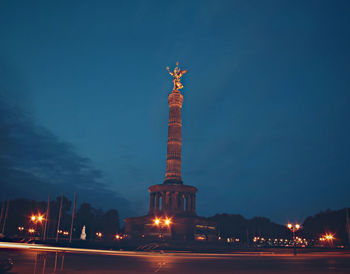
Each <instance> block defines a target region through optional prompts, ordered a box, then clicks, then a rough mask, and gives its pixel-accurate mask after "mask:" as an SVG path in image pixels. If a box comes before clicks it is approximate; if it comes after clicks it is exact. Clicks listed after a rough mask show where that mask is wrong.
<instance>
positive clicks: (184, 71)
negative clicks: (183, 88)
mask: <svg viewBox="0 0 350 274" xmlns="http://www.w3.org/2000/svg"><path fill="white" fill-rule="evenodd" d="M187 72H188V70H187V69H184V70H181V71H180V73H179V76H180V77H181V76H182V75H184V74H185V73H187Z"/></svg>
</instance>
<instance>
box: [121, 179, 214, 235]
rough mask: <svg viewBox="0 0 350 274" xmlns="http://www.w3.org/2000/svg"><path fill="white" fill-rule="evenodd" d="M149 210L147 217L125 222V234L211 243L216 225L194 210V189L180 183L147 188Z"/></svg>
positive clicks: (130, 219)
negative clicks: (207, 241)
mask: <svg viewBox="0 0 350 274" xmlns="http://www.w3.org/2000/svg"><path fill="white" fill-rule="evenodd" d="M149 192H150V209H149V213H148V214H147V215H146V216H142V217H135V218H127V219H125V220H124V221H125V233H126V234H127V235H128V236H129V237H132V238H168V239H174V240H212V239H214V238H216V233H215V232H216V231H215V226H214V225H213V224H210V223H209V222H208V221H207V219H206V218H204V217H199V216H197V214H196V210H195V198H196V196H195V195H196V192H197V189H196V188H195V187H193V186H188V185H183V184H181V183H173V184H169V183H164V184H161V185H153V186H151V187H150V188H149Z"/></svg>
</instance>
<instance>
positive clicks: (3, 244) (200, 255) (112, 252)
mask: <svg viewBox="0 0 350 274" xmlns="http://www.w3.org/2000/svg"><path fill="white" fill-rule="evenodd" d="M0 248H16V249H31V250H42V251H49V252H50V251H51V252H57V251H61V252H69V253H84V254H101V255H111V256H138V257H140V256H141V257H142V256H156V257H166V256H171V257H180V258H193V259H201V258H204V259H209V258H213V259H219V258H225V259H226V258H227V257H237V256H273V257H275V256H279V257H302V256H308V257H309V256H316V257H317V256H338V255H340V254H341V255H342V256H349V258H350V251H349V252H348V253H344V252H312V253H300V254H298V256H293V254H291V253H276V252H267V251H261V252H259V251H257V252H252V251H249V252H248V251H247V252H234V253H190V252H157V251H151V252H147V251H124V250H102V249H86V248H73V247H57V246H48V245H43V244H26V243H12V242H0Z"/></svg>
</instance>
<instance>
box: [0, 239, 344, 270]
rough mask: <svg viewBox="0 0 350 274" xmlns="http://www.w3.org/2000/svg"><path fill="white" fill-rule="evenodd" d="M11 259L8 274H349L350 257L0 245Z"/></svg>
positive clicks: (332, 253) (337, 255)
mask: <svg viewBox="0 0 350 274" xmlns="http://www.w3.org/2000/svg"><path fill="white" fill-rule="evenodd" d="M0 256H8V257H11V258H14V259H15V261H16V262H15V265H14V267H13V269H12V270H11V273H13V274H14V273H20V274H22V273H24V274H26V273H34V274H36V273H41V274H42V273H88V274H90V273H91V274H92V273H94V274H100V273H101V274H102V273H177V274H178V273H181V274H182V273H183V274H185V273H201V274H207V273H237V274H240V273H318V274H322V273H350V252H336V251H334V252H310V253H305V254H298V255H297V256H293V254H290V253H283V254H281V253H278V252H266V251H264V252H237V253H230V254H204V253H175V252H173V253H160V252H130V251H109V250H93V249H90V250H88V249H79V248H57V247H49V246H45V245H33V244H16V243H4V242H0Z"/></svg>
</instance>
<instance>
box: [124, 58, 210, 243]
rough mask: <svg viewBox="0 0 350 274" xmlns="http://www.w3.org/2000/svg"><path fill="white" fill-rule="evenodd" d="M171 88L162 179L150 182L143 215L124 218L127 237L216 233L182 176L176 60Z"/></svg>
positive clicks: (204, 236) (188, 237)
mask: <svg viewBox="0 0 350 274" xmlns="http://www.w3.org/2000/svg"><path fill="white" fill-rule="evenodd" d="M167 70H168V71H169V73H170V75H171V76H173V84H174V88H173V90H172V92H171V93H170V94H169V96H168V103H169V123H168V151H167V169H166V173H165V181H164V183H163V184H160V185H153V186H151V187H150V188H149V189H148V190H149V192H150V206H149V211H148V214H147V215H146V216H142V217H136V218H127V219H125V220H124V221H125V233H126V234H128V235H129V237H142V238H147V237H158V238H172V239H183V240H191V239H197V240H210V239H211V238H214V237H215V227H214V226H213V225H210V224H209V223H208V221H207V219H206V218H203V217H198V216H197V214H196V193H197V188H195V187H194V186H188V185H184V184H183V183H182V178H181V147H182V137H181V128H182V122H181V108H182V103H183V95H182V94H181V92H180V89H182V88H183V85H182V84H181V82H180V78H181V77H182V75H184V74H185V73H187V70H180V68H179V63H176V67H175V69H174V71H173V72H171V71H170V70H169V67H167Z"/></svg>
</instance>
